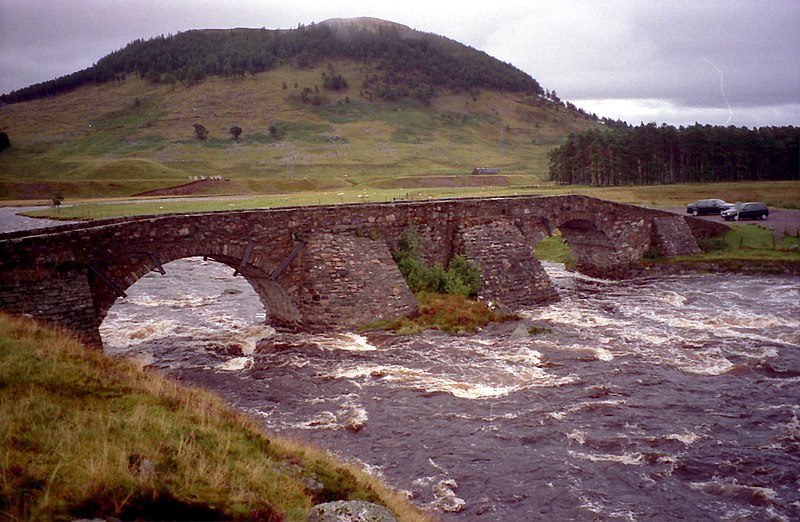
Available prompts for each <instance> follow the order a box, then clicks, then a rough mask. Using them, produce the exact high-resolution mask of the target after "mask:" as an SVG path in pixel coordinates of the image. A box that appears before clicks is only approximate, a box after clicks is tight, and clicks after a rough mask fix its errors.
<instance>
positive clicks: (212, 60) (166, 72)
mask: <svg viewBox="0 0 800 522" xmlns="http://www.w3.org/2000/svg"><path fill="white" fill-rule="evenodd" d="M332 58H348V59H355V60H363V61H369V62H373V63H376V64H378V68H379V69H380V70H382V71H383V76H384V78H383V80H384V81H386V82H388V83H392V84H396V85H399V84H404V85H407V86H409V87H411V88H412V90H413V88H416V86H418V85H419V84H430V85H434V86H436V87H445V88H453V89H471V88H495V89H503V90H510V91H514V92H529V93H531V94H542V93H543V91H542V88H541V87H540V86H539V84H538V83H537V82H536V80H534V79H533V78H531V77H530V76H529V75H528V74H526V73H524V72H522V71H520V70H519V69H517V68H515V67H513V66H512V65H510V64H507V63H504V62H501V61H500V60H497V59H495V58H492V57H491V56H489V55H487V54H486V53H483V52H481V51H478V50H476V49H473V48H471V47H467V46H465V45H463V44H460V43H458V42H455V41H453V40H450V39H447V38H444V37H442V36H438V35H434V34H428V33H422V32H418V31H411V30H410V29H408V28H403V27H394V26H378V27H372V28H362V29H360V30H351V31H347V32H346V34H345V33H344V32H343V31H338V30H337V29H336V28H334V27H331V26H329V25H328V24H312V25H310V26H299V27H298V28H297V29H295V30H288V31H286V30H268V29H263V28H262V29H231V30H194V31H186V32H182V33H178V34H176V35H168V36H163V35H162V36H158V37H155V38H150V39H147V40H142V39H139V40H135V41H134V42H132V43H130V44H128V45H127V46H125V47H124V48H122V49H120V50H118V51H115V52H112V53H111V54H109V55H107V56H105V57H103V58H102V59H100V60H99V61H98V62H97V63H96V64H94V65H93V66H92V67H89V68H87V69H84V70H81V71H78V72H75V73H72V74H69V75H66V76H62V77H59V78H56V79H54V80H50V81H47V82H43V83H38V84H35V85H32V86H29V87H25V88H23V89H19V90H16V91H13V92H11V93H9V94H4V95H2V96H0V102H3V103H14V102H20V101H26V100H32V99H36V98H40V97H44V96H50V95H55V94H61V93H65V92H68V91H71V90H74V89H76V88H78V87H80V86H82V85H85V84H89V83H104V82H109V81H121V80H124V79H126V78H127V76H128V75H133V74H135V75H138V76H140V77H142V78H145V79H147V80H150V81H153V82H162V83H175V82H186V83H197V82H200V81H202V80H203V79H205V78H206V77H208V76H214V75H219V76H243V75H245V74H256V73H259V72H264V71H268V70H270V69H272V68H274V67H277V66H279V65H281V64H284V63H293V64H295V65H297V66H299V67H311V66H314V65H317V64H318V63H320V62H321V61H322V60H329V59H332Z"/></svg>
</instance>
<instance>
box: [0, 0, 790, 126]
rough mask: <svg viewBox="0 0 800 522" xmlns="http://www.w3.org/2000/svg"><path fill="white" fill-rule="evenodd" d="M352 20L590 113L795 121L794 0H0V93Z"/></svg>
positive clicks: (761, 122)
mask: <svg viewBox="0 0 800 522" xmlns="http://www.w3.org/2000/svg"><path fill="white" fill-rule="evenodd" d="M354 16H373V17H377V18H383V19H387V20H391V21H394V22H398V23H402V24H405V25H408V26H410V27H413V28H415V29H419V30H423V31H428V32H434V33H437V34H441V35H443V36H447V37H449V38H453V39H454V40H457V41H460V42H462V43H465V44H467V45H471V46H473V47H475V48H478V49H481V50H484V51H486V52H487V53H489V54H491V55H493V56H495V57H497V58H499V59H501V60H503V61H505V62H509V63H512V64H514V65H516V66H517V67H519V68H520V69H522V70H524V71H526V72H528V73H529V74H531V75H532V76H533V77H534V78H536V79H537V80H538V81H539V82H540V83H541V84H542V85H543V86H545V87H546V88H549V89H552V90H556V91H557V92H558V94H559V96H560V97H561V98H562V99H566V100H570V101H574V102H576V103H578V102H585V103H587V104H593V106H594V107H601V106H602V107H604V108H606V110H610V108H613V110H615V111H618V112H617V114H607V113H602V112H600V111H599V110H595V109H593V108H592V106H589V107H587V109H588V110H591V111H594V112H597V113H598V114H600V115H603V116H609V117H623V116H622V115H623V114H624V115H625V116H624V117H625V118H629V119H632V120H633V121H632V123H638V121H639V119H640V118H641V119H643V120H648V119H650V118H652V120H653V121H659V122H661V121H667V122H670V123H692V122H693V121H709V122H710V123H720V121H718V120H720V119H721V120H722V121H721V122H722V123H724V122H725V121H726V120H727V117H728V115H729V110H728V108H727V103H730V105H731V108H732V110H733V112H734V119H733V120H732V121H733V122H734V124H741V125H748V126H751V125H764V124H794V125H800V30H798V28H800V2H798V1H797V0H769V1H761V0H728V1H720V0H703V1H696V0H671V1H669V2H660V1H659V2H657V1H651V0H605V1H602V2H598V1H596V0H537V1H528V0H507V1H504V2H497V3H495V4H492V5H487V4H486V3H465V2H461V1H459V2H455V1H450V0H445V1H442V2H419V1H417V0H407V1H406V2H403V3H393V4H387V3H384V2H374V1H367V0H338V1H337V2H322V1H306V2H295V3H286V2H282V1H278V0H237V1H235V2H234V1H218V0H214V1H212V0H191V1H190V0H170V1H164V0H161V1H156V0H121V1H113V2H112V1H108V0H73V1H71V2H64V1H63V0H58V1H56V0H0V49H2V53H0V92H9V91H10V90H12V89H17V88H21V87H24V86H27V85H30V84H32V83H36V82H40V81H45V80H49V79H52V78H55V77H57V76H60V75H64V74H68V73H71V72H74V71H77V70H79V69H82V68H85V67H88V66H91V65H92V64H93V63H94V62H96V61H97V60H98V59H100V58H101V57H103V56H104V55H106V54H108V53H110V52H112V51H114V50H116V49H119V48H121V47H123V46H125V45H126V44H127V43H129V42H131V41H133V40H135V39H137V38H149V37H153V36H157V35H160V34H174V33H177V32H179V31H185V30H189V29H199V28H226V27H267V28H291V27H296V26H297V25H298V24H299V23H304V24H307V23H311V22H319V21H322V20H325V19H327V18H334V17H354ZM723 93H724V95H723ZM726 98H727V101H726ZM579 104H580V103H579ZM637 107H638V110H639V112H636V110H637ZM671 118H672V119H671ZM704 118H707V119H705V120H704ZM764 118H766V119H764ZM687 119H688V120H692V121H688V120H687ZM629 121H630V120H629Z"/></svg>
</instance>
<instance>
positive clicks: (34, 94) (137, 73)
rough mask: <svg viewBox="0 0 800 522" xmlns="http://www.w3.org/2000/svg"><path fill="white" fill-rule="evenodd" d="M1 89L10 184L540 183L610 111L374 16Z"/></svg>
mask: <svg viewBox="0 0 800 522" xmlns="http://www.w3.org/2000/svg"><path fill="white" fill-rule="evenodd" d="M2 101H3V102H4V104H3V105H2V106H0V131H3V132H6V133H7V135H8V137H9V139H10V142H11V145H12V146H11V147H10V148H9V149H7V150H6V151H4V152H3V153H2V154H3V161H2V162H0V197H6V198H22V197H48V198H49V197H51V196H52V193H53V192H59V193H60V194H61V195H63V196H65V197H68V198H69V197H76V196H89V195H92V196H108V195H125V196H127V195H133V194H138V193H141V192H145V191H150V190H154V189H162V188H165V187H171V186H175V185H179V184H184V183H186V182H187V180H191V179H196V178H204V177H205V178H215V179H216V178H223V179H224V180H225V183H218V184H214V186H213V187H211V188H208V190H210V191H211V192H225V193H230V192H235V193H242V192H244V193H251V192H282V191H294V190H327V189H331V190H335V189H337V188H343V187H349V188H353V187H362V186H363V187H364V188H367V187H381V188H392V187H414V186H442V185H444V186H452V185H463V184H479V185H480V184H493V185H497V184H502V185H509V184H512V185H513V184H530V183H536V182H540V181H542V180H544V179H546V177H547V151H548V150H549V149H550V148H552V147H553V146H555V145H559V144H560V143H562V141H563V140H564V139H565V137H566V136H567V135H568V134H569V133H571V132H576V131H580V130H584V129H590V128H594V127H595V126H596V125H597V124H598V120H597V118H596V117H595V116H593V115H588V114H585V113H583V112H582V111H580V110H578V109H577V108H575V107H574V106H573V105H572V104H570V103H569V102H562V101H561V100H559V99H558V98H557V97H556V96H555V94H554V93H551V92H549V91H545V90H544V89H542V87H541V86H540V85H539V83H538V82H537V81H536V80H535V79H533V78H532V77H530V75H528V74H526V73H525V72H523V71H521V70H519V69H518V68H516V67H514V66H513V65H511V64H507V63H503V62H502V61H500V60H497V59H495V58H493V57H491V56H489V55H488V54H486V53H484V52H482V51H479V50H476V49H474V48H471V47H468V46H465V45H463V44H461V43H458V42H456V41H454V40H451V39H448V38H445V37H443V36H438V35H435V34H430V33H424V32H420V31H416V30H414V29H411V28H409V27H406V26H404V25H401V24H396V23H393V22H388V21H384V20H378V19H374V18H352V19H332V20H327V21H324V22H321V23H316V24H311V25H308V26H299V27H298V28H296V29H288V30H268V29H263V28H262V29H244V28H237V29H203V30H192V31H186V32H182V33H178V34H175V35H167V36H159V37H155V38H151V39H147V40H136V41H134V42H131V43H130V44H129V45H127V46H125V47H124V48H122V49H120V50H118V51H115V52H113V53H111V54H109V55H107V56H105V57H103V58H101V59H100V60H98V61H97V63H96V64H94V65H93V66H92V67H90V68H87V69H84V70H82V71H78V72H75V73H73V74H71V75H68V76H64V77H61V78H57V79H54V80H51V81H49V82H44V83H41V84H37V85H32V86H30V87H26V88H24V89H20V90H18V91H14V92H12V93H9V94H6V95H4V96H3V97H2ZM476 167H490V169H489V170H486V171H480V170H479V171H476V172H478V174H479V175H477V176H472V177H469V173H470V172H473V171H475V169H476ZM487 172H490V173H492V175H491V176H488V177H487V176H484V177H481V175H480V174H481V173H487ZM465 176H466V177H465Z"/></svg>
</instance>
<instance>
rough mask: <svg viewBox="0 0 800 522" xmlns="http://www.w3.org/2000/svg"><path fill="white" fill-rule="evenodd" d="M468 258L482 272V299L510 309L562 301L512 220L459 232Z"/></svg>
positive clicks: (463, 229) (465, 228)
mask: <svg viewBox="0 0 800 522" xmlns="http://www.w3.org/2000/svg"><path fill="white" fill-rule="evenodd" d="M459 234H460V240H461V243H462V244H463V252H464V256H465V257H466V258H467V259H469V260H470V261H472V262H473V263H475V264H476V265H477V266H478V269H479V270H480V273H481V282H482V283H483V284H482V287H481V289H480V292H479V295H480V297H482V298H484V299H486V300H488V301H492V302H494V303H497V304H503V305H505V306H508V307H510V308H519V307H521V306H524V305H530V304H534V303H535V304H546V303H551V302H554V301H557V300H558V293H557V292H556V290H555V288H554V287H553V284H552V283H551V282H550V279H549V278H548V277H547V274H546V273H545V272H544V269H543V268H542V266H541V264H539V260H538V259H536V257H535V256H534V254H533V249H532V245H531V244H530V243H529V242H528V241H527V240H526V239H525V237H524V236H523V235H522V232H520V230H519V229H518V228H517V227H515V226H514V225H513V224H511V223H509V222H508V221H494V222H492V223H486V224H482V225H475V226H465V227H462V228H461V229H460V230H459Z"/></svg>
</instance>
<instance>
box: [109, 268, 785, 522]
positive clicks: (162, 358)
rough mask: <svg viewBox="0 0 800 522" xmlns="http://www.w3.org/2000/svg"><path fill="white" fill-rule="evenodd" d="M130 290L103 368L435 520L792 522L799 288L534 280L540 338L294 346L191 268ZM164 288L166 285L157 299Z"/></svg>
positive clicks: (239, 298)
mask: <svg viewBox="0 0 800 522" xmlns="http://www.w3.org/2000/svg"><path fill="white" fill-rule="evenodd" d="M166 268H167V276H161V275H159V274H151V275H148V276H146V277H145V278H143V279H142V280H141V281H139V282H138V283H137V284H136V285H134V286H133V287H131V288H130V289H129V290H128V294H129V297H128V299H126V300H120V301H119V302H118V304H117V305H115V306H114V307H113V308H112V309H111V311H110V313H109V316H108V318H107V319H106V321H105V322H104V324H103V327H102V335H103V338H104V342H105V344H106V349H107V351H109V352H110V353H114V354H121V355H126V356H132V357H138V358H140V359H141V360H143V361H144V362H145V363H147V364H149V365H151V366H153V367H155V368H160V369H163V370H164V371H167V372H169V373H171V374H172V375H175V376H176V377H178V378H181V379H184V380H186V381H189V382H191V383H194V384H198V385H201V386H204V387H207V388H210V389H213V390H216V391H217V392H218V393H220V394H221V395H222V396H224V397H226V398H227V400H228V401H229V402H231V403H232V404H233V405H235V406H236V407H238V408H240V409H242V410H245V411H247V412H250V413H251V414H252V415H253V416H255V417H256V418H257V419H259V420H260V422H261V423H262V424H263V425H264V426H265V428H267V429H269V430H273V431H278V432H282V433H284V434H289V435H294V436H298V437H302V438H304V439H307V440H310V441H313V442H316V443H318V444H320V445H323V446H325V447H328V448H330V449H331V451H333V452H335V453H337V454H339V455H341V456H342V457H344V458H349V459H354V460H358V461H360V462H362V463H363V464H364V465H365V466H366V467H367V469H369V470H370V471H371V472H372V473H375V474H377V475H380V476H382V477H384V478H385V480H386V481H387V482H388V483H390V484H392V485H394V486H395V487H397V488H398V489H402V490H405V491H407V492H408V494H409V495H410V496H411V498H412V499H413V501H414V502H415V503H417V504H418V505H420V506H423V507H426V508H428V509H430V510H432V511H434V512H436V513H437V514H438V516H440V517H441V519H442V520H473V519H481V520H512V521H514V520H520V521H527V520H543V519H552V520H587V519H589V520H591V519H598V520H612V519H614V520H616V519H622V520H664V519H686V520H768V519H775V520H797V519H800V475H799V474H798V473H797V469H800V420H798V413H800V322H799V319H798V318H800V278H797V277H781V276H737V275H724V276H717V275H687V276H681V277H662V278H650V279H642V280H636V281H628V282H621V283H620V282H610V281H602V280H597V279H591V278H583V277H575V276H574V275H573V274H570V273H566V272H564V271H563V269H562V268H561V267H560V266H558V265H548V266H547V267H546V268H547V270H548V272H549V273H550V275H551V277H552V278H553V280H554V282H555V283H556V284H557V286H558V288H559V292H560V293H561V296H562V301H561V302H559V303H556V304H554V305H551V306H548V307H544V308H534V309H530V310H525V311H524V312H523V315H524V317H525V320H526V321H528V322H534V323H535V324H537V325H540V326H543V327H546V328H548V329H549V330H548V331H546V332H545V333H542V334H540V335H535V336H531V337H527V338H524V339H518V340H512V339H513V338H512V336H511V333H512V332H513V330H514V328H515V326H516V325H512V324H507V325H493V326H492V327H490V328H487V329H486V330H484V331H482V332H479V333H477V334H474V335H471V336H449V335H443V334H440V333H437V332H427V333H423V334H419V335H413V336H405V337H397V336H393V335H390V334H383V333H372V334H368V335H366V336H361V335H356V334H331V335H309V334H294V333H286V332H276V331H275V330H274V329H272V328H270V327H268V326H264V325H263V322H264V317H265V312H264V310H263V308H262V305H261V304H260V302H259V300H258V298H257V296H256V295H255V293H254V292H253V291H252V289H251V288H250V287H249V286H248V285H247V283H246V282H245V281H244V280H243V279H242V278H233V277H232V270H231V269H229V268H228V267H225V266H223V265H219V264H216V263H213V262H204V261H202V260H201V259H199V258H193V259H189V260H183V261H179V262H174V263H170V264H169V265H167V267H166ZM165 282H166V283H167V284H165Z"/></svg>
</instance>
